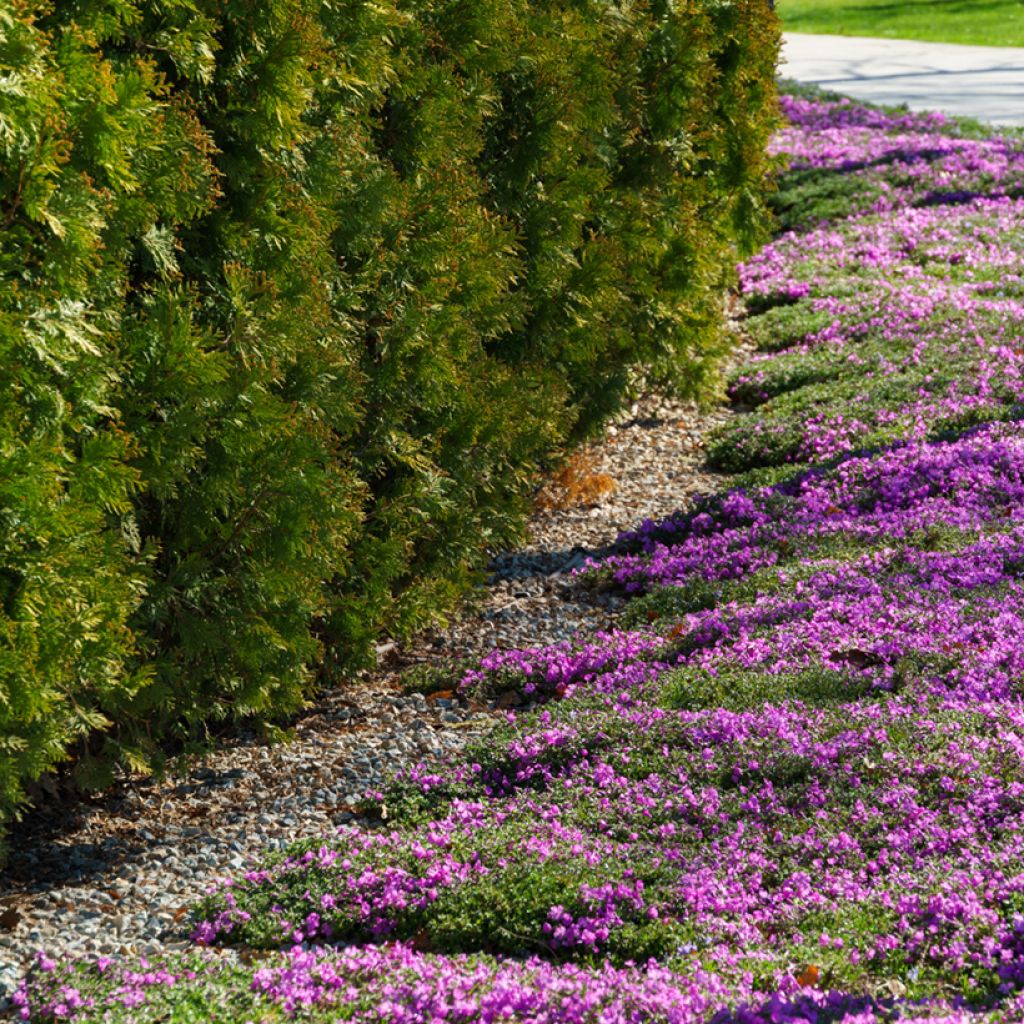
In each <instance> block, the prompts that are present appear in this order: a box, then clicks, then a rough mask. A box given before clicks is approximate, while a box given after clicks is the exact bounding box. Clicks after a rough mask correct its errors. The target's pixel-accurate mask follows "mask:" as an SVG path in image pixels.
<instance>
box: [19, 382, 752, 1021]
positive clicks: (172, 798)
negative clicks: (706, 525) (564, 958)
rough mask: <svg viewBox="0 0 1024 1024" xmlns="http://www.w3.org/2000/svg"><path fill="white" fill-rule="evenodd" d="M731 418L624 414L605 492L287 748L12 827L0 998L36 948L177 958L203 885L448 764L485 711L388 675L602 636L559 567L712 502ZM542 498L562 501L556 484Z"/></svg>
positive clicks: (234, 751)
mask: <svg viewBox="0 0 1024 1024" xmlns="http://www.w3.org/2000/svg"><path fill="white" fill-rule="evenodd" d="M730 415H732V414H731V413H730V412H729V411H728V410H726V409H724V408H723V409H715V410H712V411H710V412H701V411H699V410H698V409H697V408H696V407H694V406H693V405H689V404H683V403H679V402H675V401H670V400H664V399H658V398H652V399H648V400H645V401H643V402H640V403H638V404H637V405H635V406H634V407H633V408H632V409H631V410H630V411H629V412H628V414H627V415H626V416H624V417H623V418H621V419H620V420H619V422H617V423H616V424H615V425H613V426H611V427H609V429H608V431H607V434H606V435H605V436H604V437H603V438H602V439H601V441H599V442H597V443H595V444H593V445H591V446H590V447H589V448H588V449H587V450H586V452H585V453H584V462H589V467H588V468H589V469H590V471H591V472H593V473H597V474H604V475H606V476H607V477H609V478H610V481H611V483H610V485H609V484H608V483H607V482H606V487H607V486H611V490H610V491H609V493H607V494H605V495H604V496H603V497H602V498H601V499H600V500H598V501H596V502H594V503H592V504H575V505H571V507H567V508H553V509H548V510H546V511H543V512H538V513H537V514H536V515H535V516H534V518H533V519H532V521H531V524H530V540H529V543H528V544H526V545H525V546H524V547H523V548H521V549H520V550H517V551H515V552H509V553H505V554H502V555H500V556H498V557H496V558H495V559H494V561H493V563H492V565H491V576H490V578H489V580H488V584H487V586H486V587H485V588H484V589H483V591H482V592H481V593H480V594H479V595H478V598H477V600H476V601H475V602H474V605H473V606H472V607H471V608H469V609H467V611H466V612H465V613H464V614H463V615H462V616H460V617H459V619H458V620H457V621H456V622H455V623H453V624H452V625H451V626H450V627H449V628H447V629H444V630H435V631H433V632H429V633H427V634H425V635H424V636H422V637H420V638H419V639H418V640H417V642H416V643H415V644H413V645H410V646H409V647H407V648H404V649H399V648H397V647H395V646H394V645H383V646H382V648H381V649H380V651H381V655H382V658H381V660H382V668H381V670H379V671H377V672H375V673H374V674H372V675H367V676H365V677H364V678H362V679H360V680H358V681H357V682H355V683H353V684H352V685H351V686H349V687H346V688H345V689H344V690H340V691H335V692H330V693H326V694H324V695H323V696H322V697H321V698H320V699H318V700H317V702H316V704H315V706H314V707H313V708H311V709H310V711H309V712H308V713H306V714H305V715H304V717H303V718H302V719H301V720H300V721H299V722H298V723H297V724H296V727H295V738H294V740H293V741H292V742H290V743H287V744H282V745H277V746H268V745H266V744H265V743H263V742H261V741H260V740H259V739H258V738H256V737H254V736H253V737H247V736H241V737H237V738H236V739H235V740H233V741H232V742H231V743H230V744H229V745H227V746H226V747H225V748H223V749H221V750H219V751H218V752H216V753H215V754H213V755H211V756H209V757H207V758H206V759H204V761H203V762H202V763H201V764H199V765H197V766H195V767H194V768H193V769H192V770H191V771H189V772H188V773H187V774H185V775H181V776H170V777H168V778H166V779H164V780H163V781H160V782H153V781H146V780H138V781H131V782H128V783H125V784H122V785H120V786H119V787H117V788H116V790H114V791H112V792H108V793H105V794H103V795H101V796H97V797H94V798H92V799H89V800H82V801H76V802H75V803H74V804H73V805H71V806H64V805H62V804H61V803H60V802H59V800H57V799H54V800H53V801H51V803H50V805H48V806H43V807H42V808H41V809H40V810H39V811H37V812H35V813H34V814H33V815H32V816H31V817H30V818H28V819H26V820H25V821H24V822H22V823H21V824H20V825H19V826H18V828H17V830H16V831H15V833H14V834H13V836H12V855H11V859H10V863H9V865H8V868H7V871H6V873H5V875H4V876H3V878H2V879H0V1001H2V999H3V996H4V993H5V991H10V990H11V989H12V988H13V985H14V983H15V981H16V979H17V978H18V977H19V976H20V975H21V973H22V972H23V971H24V969H25V966H26V965H27V962H28V960H29V959H30V958H31V957H32V956H33V955H34V953H35V951H36V950H37V949H40V948H45V949H46V950H47V952H48V953H50V954H51V955H60V954H62V953H64V954H71V953H87V952H88V953H112V952H119V953H132V952H155V951H157V950H159V949H161V948H168V947H175V946H183V945H185V944H186V943H187V941H188V937H187V914H188V907H189V905H190V904H191V902H192V901H193V900H194V899H195V897H196V896H197V895H198V894H200V893H201V892H202V891H203V889H204V887H205V885H206V884H207V883H208V882H209V881H211V880H212V879H214V878H217V877H220V876H222V875H224V874H227V873H229V872H237V871H238V870H239V869H241V868H243V867H244V866H245V865H246V864H247V863H248V862H249V861H250V859H252V858H255V857H257V856H258V855H260V854H261V853H262V852H264V851H266V850H267V849H268V848H274V847H279V846H282V845H284V844H286V843H287V842H290V841H292V840H294V839H296V838H299V837H301V836H303V835H311V834H317V833H323V832H326V831H329V830H331V829H332V828H334V827H336V826H337V825H339V824H341V823H343V822H345V821H351V820H353V818H355V817H358V815H359V804H360V802H361V801H362V800H363V799H365V797H366V795H367V793H368V792H371V791H373V790H374V789H376V788H377V787H378V786H379V785H380V783H381V782H382V781H383V779H384V777H385V775H386V774H388V773H389V772H392V771H395V770H397V769H400V768H402V767H403V766H408V765H411V764H415V763H416V762H419V761H423V762H426V763H429V762H431V761H436V760H441V759H448V758H450V757H451V756H452V755H453V753H455V752H456V751H457V750H458V749H459V748H460V747H462V746H463V745H464V744H465V743H466V742H467V741H468V740H470V739H472V738H474V737H478V736H480V735H481V734H483V733H484V732H485V731H486V730H487V729H488V728H489V727H490V726H491V724H492V723H493V721H494V719H495V716H496V715H497V714H498V712H497V711H495V710H494V709H493V708H491V707H487V706H485V705H478V706H469V705H467V704H465V703H462V702H459V701H457V700H454V699H451V698H449V699H444V698H439V697H436V696H432V697H429V698H428V697H424V696H422V695H420V694H413V695H409V694H405V693H403V691H402V689H401V687H400V685H399V683H398V677H399V674H400V671H401V670H402V669H404V668H407V667H408V666H410V665H413V664H417V663H431V662H437V661H439V660H441V659H443V658H446V657H454V656H458V657H465V656H472V657H479V656H482V655H483V654H486V653H487V652H489V651H490V650H492V649H493V648H495V647H521V646H531V645H539V644H546V643H552V642H555V641H557V640H562V639H567V638H569V637H571V636H572V635H573V634H575V633H576V632H577V631H579V630H581V629H586V630H587V631H591V630H593V629H595V628H600V627H602V626H605V625H609V624H610V622H611V616H612V614H613V613H614V611H615V609H616V608H617V607H618V605H619V604H620V603H621V599H619V598H617V597H614V596H610V595H596V596H595V595H590V594H588V593H587V592H585V591H583V590H582V589H581V588H580V587H578V586H575V585H574V584H573V581H572V576H571V573H572V570H573V569H574V568H577V567H579V566H580V565H581V564H582V563H583V561H584V559H585V558H586V556H587V555H589V554H590V553H592V552H595V551H598V550H600V549H601V548H603V547H605V546H607V545H608V544H610V543H611V542H612V541H614V539H615V537H616V535H617V534H618V533H619V531H621V530H623V529H626V528H628V527H631V526H633V525H635V524H636V523H637V522H639V521H640V520H642V519H644V518H646V517H648V516H654V515H664V514H666V513H669V512H671V511H673V510H674V509H676V508H680V507H682V506H684V505H685V504H686V503H687V501H688V499H689V498H690V497H691V496H692V495H693V494H694V493H696V492H698V491H705V490H713V489H715V488H716V487H717V486H718V484H719V478H716V477H715V476H714V475H711V474H708V472H707V471H706V470H705V469H704V467H703V441H704V436H705V434H706V432H707V431H708V430H709V429H711V428H713V427H714V426H717V425H718V424H720V423H722V422H723V421H724V420H726V419H727V418H728V417H729V416H730ZM548 497H549V498H550V499H551V500H554V501H556V502H557V501H558V499H559V494H558V493H557V488H554V489H553V490H552V491H551V493H550V494H548ZM0 1006H2V1003H0Z"/></svg>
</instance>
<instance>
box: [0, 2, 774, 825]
mask: <svg viewBox="0 0 1024 1024" xmlns="http://www.w3.org/2000/svg"><path fill="white" fill-rule="evenodd" d="M776 47H777V25H776V23H775V21H774V18H773V16H772V15H771V14H770V12H769V9H768V3H767V0H687V2H681V0H680V2H671V0H647V2H643V3H636V4H632V3H629V4H626V3H622V4H620V3H616V2H612V0H563V2H556V0H379V2H376V3H374V4H367V3H364V2H362V0H333V2H331V3H324V2H322V0H267V2H264V3H259V4H253V3H250V2H243V0H161V2H160V3H155V2H147V0H75V2H73V3H60V4H53V3H51V2H48V0H19V2H18V3H16V4H13V5H9V6H8V7H7V8H6V9H4V10H0V79H2V81H3V88H2V90H0V230H2V233H3V236H2V237H3V245H2V246H0V638H2V639H0V818H2V817H5V816H10V815H11V814H12V813H14V812H15V811H16V809H17V807H18V806H19V805H20V804H21V802H22V801H23V796H24V791H25V785H26V783H27V782H28V781H29V780H32V779H34V778H37V777H39V776H40V775H41V774H42V773H44V772H46V771H48V770H49V769H51V768H52V767H53V766H54V765H55V764H57V763H58V762H60V761H62V760H64V759H66V758H67V757H68V756H69V755H70V754H73V755H74V756H75V761H76V764H77V769H76V770H77V773H78V777H79V779H80V780H81V781H82V782H83V783H88V784H99V783H102V782H103V781H104V780H105V779H106V778H108V777H109V773H110V771H111V770H112V768H113V767H114V766H116V765H118V764H121V765H127V766H130V767H135V768H141V769H144V768H147V767H152V766H153V764H154V763H155V762H157V761H159V758H160V757H161V751H162V750H163V751H166V750H167V749H168V748H169V746H176V747H179V748H180V747H181V745H183V744H184V745H186V746H187V745H188V744H190V743H194V742H197V741H198V742H205V741H206V740H208V738H209V732H210V730H211V729H214V728H216V723H219V722H223V721H227V720H232V719H239V718H253V719H256V720H264V721H269V720H273V719H274V718H277V717H279V716H282V715H287V714H288V713H290V712H292V711H294V710H295V709H297V708H298V707H299V706H300V705H301V703H302V701H303V699H304V698H305V696H307V695H308V693H309V691H310V688H311V686H312V685H313V684H314V683H315V682H316V681H317V680H322V681H328V682H330V681H335V680H337V679H339V678H341V677H342V675H343V674H344V673H345V672H347V671H350V670H351V669H352V668H353V667H354V666H357V665H360V664H365V663H367V662H368V661H369V660H370V659H371V657H372V652H373V643H374V641H375V639H377V638H379V637H380V635H381V634H382V632H387V633H390V634H392V635H403V634H406V633H408V631H410V630H412V629H415V628H417V627H419V626H422V625H423V624H425V623H426V622H428V621H429V620H430V619H431V618H433V617H436V616H437V615H439V614H441V613H443V611H444V609H446V608H449V607H451V605H452V602H453V601H454V600H455V599H456V598H457V596H458V595H459V593H460V592H461V591H462V590H463V588H464V586H465V584H466V582H467V581H468V579H469V578H470V576H471V572H472V569H473V566H474V565H476V564H479V560H480V554H481V552H482V551H483V550H484V549H485V548H487V547H488V546H495V545H500V544H505V543H508V542H509V541H510V540H512V539H513V538H515V536H516V535H517V531H519V530H520V529H521V526H522V523H523V515H524V508H525V500H526V496H527V493H528V491H529V488H530V485H531V481H532V480H533V479H534V474H535V473H536V470H537V467H538V466H539V465H541V464H543V463H544V461H545V460H546V459H549V458H550V457H551V455H552V453H553V452H555V451H557V450H559V449H560V448H561V447H563V446H564V445H565V444H567V443H570V442H571V441H573V440H574V439H577V438H579V437H582V436H585V435H586V434H588V433H589V432H592V431H593V430H594V429H595V428H596V427H597V426H598V425H599V424H600V423H601V422H602V421H603V420H604V419H605V418H606V417H607V416H608V415H609V414H610V413H611V412H613V411H614V410H616V409H617V407H618V406H619V404H620V402H621V401H622V399H623V396H624V394H625V392H626V390H627V388H628V387H629V384H630V379H631V374H633V373H635V372H636V368H638V367H641V366H642V367H649V368H650V370H651V372H653V373H654V374H655V375H657V376H658V377H660V378H662V379H664V380H667V381H671V382H672V383H674V384H675V385H677V386H678V387H680V388H681V389H683V390H685V391H688V392H691V393H698V392H700V391H701V390H702V389H706V387H707V385H708V382H709V381H710V380H711V379H712V377H713V370H714V365H715V360H716V357H717V356H718V355H719V354H720V349H721V340H720V338H721V335H720V332H719V315H720V297H721V291H722V289H723V287H724V286H725V285H726V284H727V282H728V281H729V280H730V279H731V275H732V267H733V265H734V263H735V261H736V260H737V258H738V257H739V256H740V255H741V254H743V253H746V252H749V251H750V249H751V247H752V245H753V244H754V243H755V241H756V239H757V238H758V236H759V233H760V230H761V228H762V226H763V217H764V215H763V210H762V206H761V201H760V199H759V194H760V190H761V187H762V184H763V179H764V176H765V174H766V170H767V163H766V157H765V155H764V152H765V143H766V138H767V135H768V133H769V132H770V130H771V128H772V126H773V123H774V120H775V117H776V109H775V103H774V94H773V88H774V85H773V76H774V64H775V57H776Z"/></svg>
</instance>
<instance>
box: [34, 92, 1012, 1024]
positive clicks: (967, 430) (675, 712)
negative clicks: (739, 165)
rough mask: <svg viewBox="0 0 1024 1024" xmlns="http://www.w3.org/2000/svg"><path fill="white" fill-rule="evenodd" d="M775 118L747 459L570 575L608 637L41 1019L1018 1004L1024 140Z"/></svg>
mask: <svg viewBox="0 0 1024 1024" xmlns="http://www.w3.org/2000/svg"><path fill="white" fill-rule="evenodd" d="M784 108H785V112H786V114H787V115H788V117H789V120H790V127H789V128H787V129H786V130H785V131H784V132H782V133H781V134H780V135H779V137H778V140H777V143H776V145H777V147H778V150H779V152H780V153H783V154H785V155H786V156H788V158H789V161H790V170H789V171H788V172H787V173H786V174H785V175H784V176H783V178H782V181H781V187H780V191H779V194H778V196H777V197H776V204H777V206H778V209H779V210H780V213H781V215H782V216H783V218H784V221H785V222H786V223H787V224H789V225H791V227H792V230H791V231H790V232H788V233H786V234H783V235H781V236H780V237H779V238H778V239H777V240H776V241H775V242H774V243H773V244H772V245H770V246H768V247H767V248H766V249H765V250H764V251H763V252H762V253H761V254H760V255H758V256H757V257H755V258H754V259H752V260H751V261H749V262H748V263H747V264H746V265H745V266H744V268H743V269H742V275H741V276H742V282H743V293H744V295H745V297H746V299H747V302H748V308H749V310H750V316H749V318H748V319H747V322H746V326H747V328H748V331H749V334H750V335H751V337H752V338H754V339H755V340H756V342H757V343H758V346H759V353H758V354H757V355H756V356H755V357H754V358H753V359H752V360H751V361H750V363H749V364H748V365H746V366H744V367H742V368H741V369H740V370H739V371H737V373H736V374H735V375H734V377H733V379H732V380H731V381H730V385H729V386H730V392H731V394H732V397H733V399H734V400H735V401H736V402H737V404H739V405H741V406H744V407H747V408H749V409H750V411H749V413H748V414H747V415H744V416H742V417H739V418H738V419H737V420H736V422H735V426H732V427H730V428H729V429H728V430H727V431H725V432H724V433H723V434H722V435H721V436H720V437H719V438H718V439H717V440H716V442H715V443H714V444H713V445H712V446H711V449H710V457H711V459H712V460H713V461H714V462H715V463H716V464H718V465H719V466H720V467H721V468H722V469H723V470H726V471H729V472H733V473H739V474H742V475H741V476H739V477H737V478H733V479H732V480H731V481H728V480H727V484H728V486H726V487H723V490H722V492H721V493H720V494H718V495H712V496H708V497H706V498H705V499H702V500H701V501H700V502H698V503H697V505H696V506H695V507H694V508H692V509H689V510H687V511H686V512H682V513H676V514H674V515H671V516H668V517H667V518H665V519H664V520H662V521H660V522H653V521H650V522H645V523H644V524H642V525H641V526H640V527H639V528H638V529H637V530H636V531H635V532H633V533H630V534H627V535H624V536H623V537H621V538H620V540H619V544H618V550H617V552H616V553H615V554H613V555H612V556H610V557H608V558H606V559H604V560H602V561H595V562H593V563H591V564H590V565H589V566H588V567H587V568H586V569H585V570H584V572H583V575H584V577H585V578H586V579H587V580H589V582H590V584H591V585H593V586H604V587H612V588H616V589H618V590H620V591H621V592H623V593H626V594H629V595H631V596H632V598H633V599H632V600H631V601H630V602H629V604H627V606H626V609H625V611H624V613H623V619H622V628H621V629H619V630H617V631H615V632H612V633H607V634H605V633H600V634H597V635H594V636H591V637H588V638H581V639H580V640H579V641H578V642H576V643H574V644H563V645H558V646H555V647H549V648H541V649H534V650H518V651H507V650H506V651H496V652H494V653H493V654H492V655H490V656H488V657H487V658H485V659H484V660H483V662H482V663H481V664H480V665H479V667H477V668H474V669H472V670H471V671H469V672H467V673H465V675H463V676H462V677H461V680H459V681H458V685H459V686H460V687H461V688H462V690H463V692H465V693H476V694H481V695H485V696H492V697H497V696H500V697H503V698H504V697H507V696H509V695H510V694H511V695H513V699H514V698H515V697H518V698H519V699H520V700H522V701H523V702H525V704H526V707H527V710H523V711H518V712H517V711H513V710H510V711H509V712H508V722H507V724H506V725H504V726H502V727H501V728H499V729H498V730H497V731H496V732H495V733H494V734H493V735H491V736H490V737H489V738H488V740H487V742H486V743H485V744H482V745H480V746H478V747H476V748H472V749H471V750H470V753H469V755H468V756H467V758H466V759H465V760H464V762H462V763H458V764H453V765H451V766H449V767H447V768H445V769H443V770H438V769H433V770H431V771H429V772H428V771H427V770H423V771H413V772H411V773H409V774H408V775H407V776H405V777H401V778H397V779H395V780H394V781H393V783H392V784H391V786H390V788H389V789H388V791H387V792H385V793H384V794H382V795H381V800H380V806H379V807H378V808H377V811H378V818H379V819H380V820H378V821H376V822H375V823H373V824H372V826H371V825H367V826H366V827H347V828H345V829H343V830H341V831H339V833H338V834H337V835H333V836H329V837H325V836H317V837H311V838H301V839H299V840H298V841H297V842H296V843H295V844H294V846H293V847H291V848H290V849H289V850H288V851H286V853H285V854H283V855H277V856H273V857H269V858H268V859H267V860H266V862H264V863H262V864H259V865H254V866H253V868H252V870H250V871H247V872H243V873H241V874H239V875H237V876H235V877H232V878H228V879H225V880H223V882H222V883H221V884H220V885H218V886H216V887H215V889H214V891H211V892H209V893H207V894H206V896H205V897H204V898H202V899H201V900H200V901H199V902H198V903H197V906H196V910H195V916H194V921H193V929H194V930H193V938H194V940H195V943H196V949H195V950H194V951H193V952H190V953H188V954H180V955H173V956H168V957H165V958H155V959H151V960H144V961H139V960H135V961H121V960H118V961H111V960H109V959H103V960H92V961H76V962H61V961H59V959H58V958H57V957H54V958H53V959H48V958H47V957H46V956H45V955H43V954H41V955H40V957H39V960H38V963H37V966H36V968H35V969H34V970H33V972H32V973H31V975H30V976H29V977H28V978H27V979H26V980H25V982H24V983H23V984H22V986H21V987H20V989H19V990H18V992H17V994H16V996H15V1006H16V1007H17V1009H18V1011H19V1013H20V1015H21V1018H22V1019H23V1020H26V1021H32V1022H37V1024H43V1022H50V1021H56V1020H75V1021H99V1020H109V1021H133V1022H134V1021H139V1022H149V1021H152V1022H155V1021H174V1022H186V1021H199V1020H211V1019H212V1020H219V1021H226V1022H227V1021H230V1022H234V1021H237V1022H243V1021H257V1020H259V1021H276V1020H291V1019H298V1020H313V1021H327V1020H380V1021H383V1020H387V1021H409V1022H426V1021H436V1020H447V1021H466V1022H469V1021H477V1020H506V1021H510V1020H524V1021H548V1022H561V1021H565V1022H578V1021H579V1022H582V1021H594V1022H597V1021H600V1022H603V1024H604V1022H619V1021H622V1022H626V1021H647V1020H655V1021H671V1022H678V1024H697V1022H714V1024H769V1022H771V1024H778V1022H792V1024H800V1022H806V1024H811V1022H817V1024H824V1022H829V1024H833V1022H835V1024H838V1022H845V1024H875V1022H883V1021H895V1020H931V1021H945V1022H948V1024H953V1022H956V1024H966V1022H968V1021H971V1022H979V1024H980V1022H986V1024H992V1022H1007V1024H1009V1022H1011V1021H1019V1020H1020V1019H1022V1018H1024V995H1022V990H1024V772H1022V770H1021V764H1022V755H1024V701H1022V694H1024V642H1022V641H1024V601H1022V597H1024V422H1022V418H1024V405H1022V403H1024V382H1022V381H1021V358H1022V355H1024V338H1022V336H1021V335H1022V332H1021V329H1020V325H1021V323H1024V256H1022V255H1021V252H1022V248H1024V247H1022V245H1021V241H1022V239H1024V200H1021V199H1020V198H1018V197H1019V195H1020V194H1021V193H1024V156H1022V154H1021V149H1020V146H1019V144H1018V143H1017V142H1015V141H1014V140H1012V139H1007V138H1002V137H993V138H985V137H977V133H974V134H972V133H970V132H965V131H962V130H961V129H960V127H959V126H958V125H956V124H955V123H952V122H948V121H946V120H945V119H944V118H942V117H941V116H939V115H927V116H924V115H907V114H899V113H896V114H890V113H886V112H882V111H877V110H873V109H869V108H865V107H861V106H858V105H855V104H852V103H848V102H832V101H825V100H820V99H807V98H797V97H788V98H786V99H785V100H784ZM865 197H867V198H866V201H865ZM512 702H513V701H512V700H510V701H509V703H512Z"/></svg>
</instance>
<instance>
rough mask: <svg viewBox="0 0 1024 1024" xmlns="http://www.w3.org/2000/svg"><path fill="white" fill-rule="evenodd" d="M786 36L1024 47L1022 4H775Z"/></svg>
mask: <svg viewBox="0 0 1024 1024" xmlns="http://www.w3.org/2000/svg"><path fill="white" fill-rule="evenodd" d="M777 7H778V11H779V14H780V15H781V16H782V23H783V27H784V28H785V29H786V31H787V32H816V33H829V34H833V35H844V36H886V37H888V38H891V39H923V40H928V41H930V42H935V43H969V44H972V45H976V46H1024V0H778V4H777Z"/></svg>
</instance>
